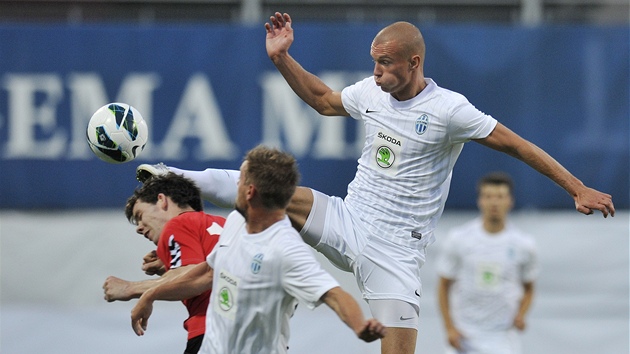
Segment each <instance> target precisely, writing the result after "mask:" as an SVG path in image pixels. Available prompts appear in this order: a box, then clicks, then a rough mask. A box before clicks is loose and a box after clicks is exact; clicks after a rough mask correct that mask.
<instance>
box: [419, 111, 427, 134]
mask: <svg viewBox="0 0 630 354" xmlns="http://www.w3.org/2000/svg"><path fill="white" fill-rule="evenodd" d="M428 127H429V116H428V115H426V114H423V115H421V116H420V117H419V118H418V119H416V134H418V135H422V134H424V132H426V131H427V128H428Z"/></svg>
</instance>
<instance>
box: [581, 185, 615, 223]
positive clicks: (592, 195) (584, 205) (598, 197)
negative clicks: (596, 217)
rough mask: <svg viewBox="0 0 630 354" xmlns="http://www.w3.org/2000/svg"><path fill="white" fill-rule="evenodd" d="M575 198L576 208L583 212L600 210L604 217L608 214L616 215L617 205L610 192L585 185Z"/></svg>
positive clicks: (588, 212) (588, 213) (587, 213)
mask: <svg viewBox="0 0 630 354" xmlns="http://www.w3.org/2000/svg"><path fill="white" fill-rule="evenodd" d="M573 198H574V199H575V209H576V210H577V211H579V212H580V213H582V214H586V215H590V214H593V212H594V211H595V210H599V211H601V212H602V215H603V216H604V217H608V214H610V216H615V206H614V204H613V202H612V196H611V195H610V194H606V193H602V192H600V191H597V190H595V189H593V188H589V187H586V186H584V187H583V188H582V189H581V190H580V191H578V192H577V193H576V195H575V196H574V197H573Z"/></svg>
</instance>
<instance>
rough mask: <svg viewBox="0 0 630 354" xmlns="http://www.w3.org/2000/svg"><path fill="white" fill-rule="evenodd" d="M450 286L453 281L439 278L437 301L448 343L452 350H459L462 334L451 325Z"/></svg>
mask: <svg viewBox="0 0 630 354" xmlns="http://www.w3.org/2000/svg"><path fill="white" fill-rule="evenodd" d="M452 284H453V281H452V280H451V279H448V278H444V277H440V281H439V284H438V301H439V302H440V312H441V313H442V320H443V321H444V327H445V328H446V336H447V338H448V342H449V344H450V345H451V346H452V347H453V348H456V349H458V350H461V349H462V347H461V339H462V334H461V333H460V332H459V331H458V330H457V328H455V324H453V318H452V316H451V308H450V302H449V292H450V290H451V285H452Z"/></svg>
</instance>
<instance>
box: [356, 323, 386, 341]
mask: <svg viewBox="0 0 630 354" xmlns="http://www.w3.org/2000/svg"><path fill="white" fill-rule="evenodd" d="M386 332H387V329H386V327H385V326H384V325H383V324H382V323H380V322H379V321H378V320H376V319H374V318H370V319H369V320H367V321H365V323H364V324H363V327H362V328H361V329H360V330H359V331H358V333H357V336H358V337H359V339H362V340H364V341H366V342H368V343H369V342H373V341H375V340H377V339H381V338H383V337H385V334H386Z"/></svg>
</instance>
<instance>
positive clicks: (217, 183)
mask: <svg viewBox="0 0 630 354" xmlns="http://www.w3.org/2000/svg"><path fill="white" fill-rule="evenodd" d="M168 169H169V170H171V172H174V173H177V174H179V175H183V176H184V177H186V178H189V179H191V180H192V181H193V182H195V184H196V185H197V187H199V189H200V190H201V198H203V199H205V200H207V201H209V202H211V203H212V204H214V205H216V206H218V207H221V208H229V209H232V208H234V203H235V202H236V194H237V184H238V179H239V177H240V175H241V171H236V170H222V169H216V168H207V169H205V170H203V171H188V170H181V169H179V168H175V167H170V166H169V167H168Z"/></svg>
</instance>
